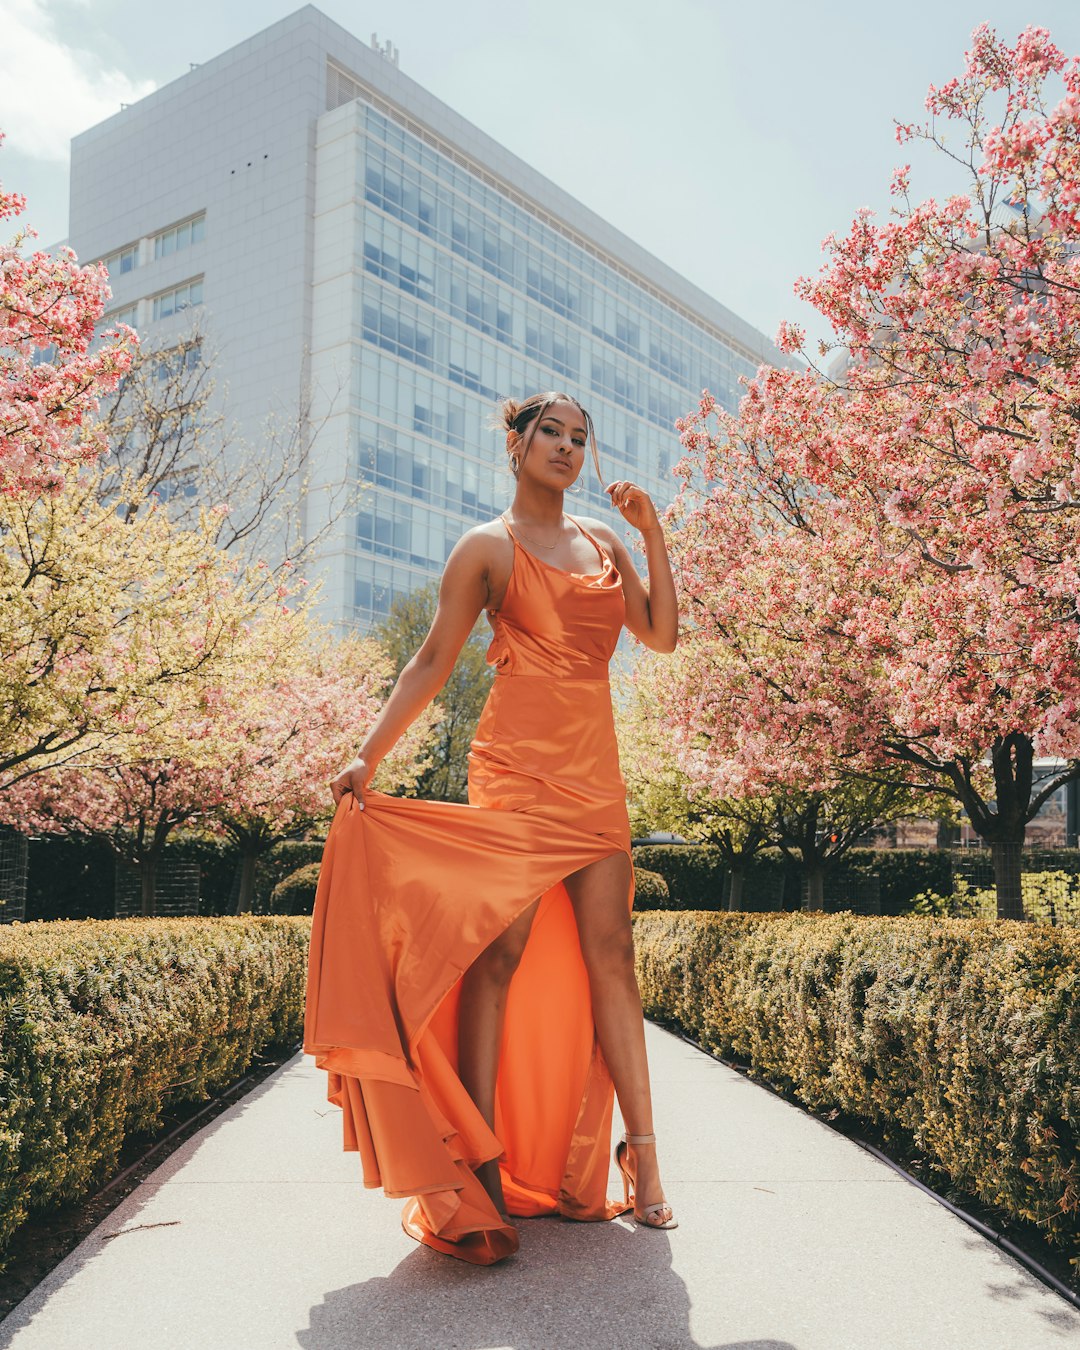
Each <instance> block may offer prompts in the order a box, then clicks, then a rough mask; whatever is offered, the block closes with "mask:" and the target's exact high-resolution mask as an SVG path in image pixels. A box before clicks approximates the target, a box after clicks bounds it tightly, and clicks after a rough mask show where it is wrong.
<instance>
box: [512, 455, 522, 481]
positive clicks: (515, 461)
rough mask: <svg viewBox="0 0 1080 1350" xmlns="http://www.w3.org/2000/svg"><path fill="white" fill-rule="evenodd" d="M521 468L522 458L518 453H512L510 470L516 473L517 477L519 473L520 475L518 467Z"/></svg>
mask: <svg viewBox="0 0 1080 1350" xmlns="http://www.w3.org/2000/svg"><path fill="white" fill-rule="evenodd" d="M520 468H521V460H520V459H518V457H517V455H511V456H510V472H511V473H512V474H513V475H514V477H515V478H516V477H517V475H518V469H520Z"/></svg>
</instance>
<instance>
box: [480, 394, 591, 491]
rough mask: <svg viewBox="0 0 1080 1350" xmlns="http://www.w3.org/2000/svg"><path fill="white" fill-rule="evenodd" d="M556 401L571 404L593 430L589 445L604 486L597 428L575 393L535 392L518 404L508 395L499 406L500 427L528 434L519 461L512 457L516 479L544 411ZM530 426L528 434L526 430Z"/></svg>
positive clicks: (496, 423) (521, 434)
mask: <svg viewBox="0 0 1080 1350" xmlns="http://www.w3.org/2000/svg"><path fill="white" fill-rule="evenodd" d="M553 403H569V404H571V405H572V406H573V407H575V408H576V409H577V410H578V412H579V413H581V415H582V417H584V419H585V427H586V430H587V431H588V433H589V446H590V447H591V449H592V458H593V467H594V468H595V469H596V476H597V478H598V479H599V481H600V486H601V487H603V486H604V478H603V475H602V474H601V472H600V455H599V453H598V452H597V449H596V430H595V428H594V427H593V420H592V418H591V417H590V416H589V414H588V413H587V412H586V410H585V409H584V408H583V407H582V406H581V404H580V403H579V402H578V401H577V399H576V398H574V396H573V394H558V393H547V394H532V395H531V396H530V397H529V398H527V399H524V400H523V401H522V402H521V403H518V402H517V401H516V400H515V399H512V398H504V399H503V400H502V402H501V403H500V404H499V408H498V411H497V413H496V414H495V417H494V419H493V423H494V425H495V426H496V427H499V428H501V429H502V430H504V431H506V432H511V431H516V432H517V434H518V435H519V436H524V437H525V444H524V445H523V446H522V449H521V452H520V457H519V458H518V459H517V464H516V465H515V464H514V457H513V456H512V457H511V468H510V472H511V473H512V474H513V475H514V477H515V478H516V477H517V476H518V472H519V470H520V468H521V462H522V460H524V458H525V456H526V455H527V454H528V453H529V446H530V445H532V439H533V436H534V435H535V434H536V428H537V427H538V426H539V425H540V422H541V420H542V419H543V416H544V414H545V413H546V412H547V410H548V409H549V408H550V407H551V405H552V404H553ZM526 427H528V428H529V431H528V434H527V435H526V433H525V429H526Z"/></svg>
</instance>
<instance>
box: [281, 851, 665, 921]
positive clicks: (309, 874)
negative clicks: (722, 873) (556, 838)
mask: <svg viewBox="0 0 1080 1350" xmlns="http://www.w3.org/2000/svg"><path fill="white" fill-rule="evenodd" d="M320 849H321V846H320ZM318 884H319V863H318V862H309V863H306V864H305V865H304V866H303V867H299V868H297V870H296V871H295V872H290V873H289V875H288V876H286V877H283V878H282V880H281V881H279V882H278V883H277V885H276V886H275V887H274V889H273V891H272V893H271V895H270V910H271V913H273V914H310V913H311V911H312V910H313V909H314V908H315V888H316V886H318ZM668 903H669V900H668V887H667V882H666V881H665V880H664V878H663V877H662V876H659V875H657V873H656V872H649V871H647V870H646V869H645V868H643V867H635V868H634V907H635V908H636V909H666V908H667V906H668Z"/></svg>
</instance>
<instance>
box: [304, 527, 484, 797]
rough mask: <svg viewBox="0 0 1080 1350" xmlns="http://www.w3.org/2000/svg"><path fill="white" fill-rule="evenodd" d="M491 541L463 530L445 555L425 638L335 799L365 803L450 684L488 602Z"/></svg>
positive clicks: (334, 785)
mask: <svg viewBox="0 0 1080 1350" xmlns="http://www.w3.org/2000/svg"><path fill="white" fill-rule="evenodd" d="M490 560H491V541H490V539H489V538H488V537H487V536H485V535H484V534H483V533H481V532H480V531H478V530H470V531H469V532H468V533H467V534H465V535H463V536H462V537H461V538H460V539H459V540H458V542H457V543H456V544H455V545H454V548H453V550H452V552H451V554H450V557H449V558H448V559H447V560H446V567H445V569H444V570H443V575H442V581H441V582H440V584H439V604H438V608H437V609H436V611H435V618H434V619H433V620H432V624H431V628H430V630H429V631H428V635H427V637H426V638H425V639H424V641H423V642H422V643H421V645H420V648H419V650H418V651H417V653H416V655H415V656H414V657H413V658H412V659H411V660H410V661H409V662H408V663H407V664H406V665H405V667H404V668H403V670H402V672H401V674H400V675H399V676H398V678H397V682H396V683H395V685H394V687H393V689H392V690H391V693H390V697H389V698H388V699H387V700H386V702H385V703H384V704H383V707H382V710H381V711H380V713H379V715H378V717H376V719H375V721H374V722H373V723H372V724H371V728H370V730H369V731H368V734H367V736H366V737H365V738H364V743H363V745H362V746H361V747H360V749H359V751H358V752H357V756H356V758H355V759H354V760H353V761H352V763H351V764H348V765H346V767H345V768H344V769H343V770H342V771H341V773H339V774H338V776H337V777H336V778H335V779H333V780H332V782H331V784H330V790H331V792H332V793H333V795H334V802H335V804H336V803H337V802H339V801H340V800H341V798H342V796H343V795H344V794H345V793H346V792H351V793H352V794H353V795H354V797H355V798H356V801H357V805H359V806H361V807H362V806H363V804H364V801H363V794H364V789H365V788H366V787H367V785H368V783H369V782H370V781H371V778H372V775H373V774H374V773H375V770H376V768H378V765H379V761H380V760H382V759H383V757H384V756H385V755H386V754H387V752H388V751H389V750H390V749H392V747H393V746H394V744H395V743H396V742H397V740H398V739H399V737H400V736H401V735H402V733H403V732H404V731H405V730H406V728H408V727H409V726H410V725H411V724H412V723H413V722H414V721H415V720H416V718H417V717H418V716H419V715H420V713H422V712H423V710H424V709H425V708H426V707H427V705H428V704H429V703H430V702H431V700H432V699H433V698H434V697H435V695H436V694H437V693H438V692H439V690H440V689H441V688H442V687H443V685H444V684H445V683H446V681H447V679H448V678H449V676H450V672H451V671H452V670H453V668H454V662H455V661H456V660H457V658H458V654H459V653H460V651H461V649H462V647H463V646H464V645H465V640H466V639H467V638H468V636H469V634H470V633H471V632H472V630H473V625H474V624H475V623H476V620H477V618H478V617H479V615H480V611H481V610H482V609H484V608H485V606H486V605H487V603H488V569H489V566H490Z"/></svg>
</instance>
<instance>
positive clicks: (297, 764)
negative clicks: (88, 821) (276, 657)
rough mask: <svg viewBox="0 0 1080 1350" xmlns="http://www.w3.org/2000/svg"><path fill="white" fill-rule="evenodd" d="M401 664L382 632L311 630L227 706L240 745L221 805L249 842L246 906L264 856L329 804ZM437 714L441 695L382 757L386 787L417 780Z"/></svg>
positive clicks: (227, 825)
mask: <svg viewBox="0 0 1080 1350" xmlns="http://www.w3.org/2000/svg"><path fill="white" fill-rule="evenodd" d="M392 674H393V670H392V664H391V659H390V656H389V654H388V653H387V651H386V650H385V648H384V647H383V646H382V645H381V644H380V643H379V642H377V641H376V640H374V639H373V638H360V637H351V638H345V639H342V640H340V641H336V642H332V641H330V640H328V639H326V638H325V637H324V638H322V640H320V639H319V638H318V637H317V636H316V635H312V637H311V639H310V640H309V641H308V643H307V644H306V646H305V648H304V650H303V651H302V653H301V654H300V656H299V658H298V659H297V660H296V661H294V662H292V663H291V664H290V665H289V666H286V667H284V668H282V666H281V665H280V663H279V664H278V665H277V666H276V667H275V669H274V673H273V676H272V678H271V679H270V680H266V681H263V682H262V683H261V684H258V685H254V686H252V687H251V688H250V689H249V690H248V691H247V692H246V694H245V696H243V697H241V698H239V699H237V698H235V697H234V698H232V699H230V706H229V708H228V709H222V712H221V715H222V716H223V717H226V718H228V719H229V720H230V722H231V724H232V730H231V733H230V735H231V739H232V744H233V747H234V748H233V752H232V754H231V756H230V760H229V763H228V765H227V766H225V769H224V776H225V777H226V778H227V780H228V787H227V790H226V791H225V792H224V794H223V795H222V796H221V799H220V801H219V803H218V805H217V806H216V807H215V809H214V811H213V812H212V814H213V817H214V819H215V820H216V821H217V823H218V825H219V826H220V828H221V829H223V830H224V832H225V833H226V834H228V835H229V837H230V838H231V839H233V840H234V841H235V843H236V844H237V846H238V847H239V849H240V857H241V873H240V887H239V893H238V896H237V903H236V912H237V913H238V914H239V913H242V912H244V911H245V910H248V909H250V908H251V900H252V894H253V890H254V882H255V866H256V863H257V862H258V859H259V858H260V857H261V856H262V855H263V854H264V853H266V852H267V851H268V850H269V849H270V848H271V847H272V846H273V845H274V844H275V843H276V842H277V841H278V840H279V839H282V838H284V837H285V836H286V835H290V834H295V833H297V832H298V831H301V830H305V829H308V828H310V827H311V826H312V825H313V824H315V823H316V822H317V821H318V820H320V819H325V818H326V817H327V816H328V815H329V814H330V810H331V798H330V792H329V788H328V783H329V780H330V779H331V778H332V777H333V776H334V774H336V773H337V772H338V771H339V770H340V769H341V767H342V766H343V765H344V764H345V763H347V762H348V760H349V759H351V758H352V756H353V755H354V754H355V752H356V749H357V747H358V746H359V744H360V742H361V741H362V740H363V737H364V735H365V733H366V731H367V728H368V727H369V726H370V725H371V723H372V722H373V721H374V719H375V716H376V714H377V713H378V711H379V709H380V707H381V706H382V704H383V702H384V699H385V696H386V693H387V689H388V686H389V684H390V682H391V676H392ZM438 720H439V714H438V709H437V708H436V707H435V706H434V705H433V706H431V707H429V708H428V709H427V710H426V711H425V712H424V713H423V714H421V716H420V717H418V718H417V719H416V721H415V722H414V723H413V724H412V726H411V727H410V728H409V729H408V731H407V732H406V733H405V735H404V736H402V738H401V739H400V740H399V741H398V743H397V744H396V745H395V746H394V748H393V750H392V751H391V752H390V754H388V755H387V756H386V758H385V759H384V760H383V761H382V763H381V764H380V765H379V768H378V771H377V773H376V776H375V779H374V782H373V786H374V787H375V788H376V789H377V790H380V791H402V790H409V789H411V788H412V787H413V786H415V783H416V781H417V779H418V778H419V777H420V775H421V774H422V773H423V772H424V771H425V769H426V768H427V767H428V763H429V754H430V741H431V735H432V731H433V728H434V727H435V726H436V724H437V722H438Z"/></svg>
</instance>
